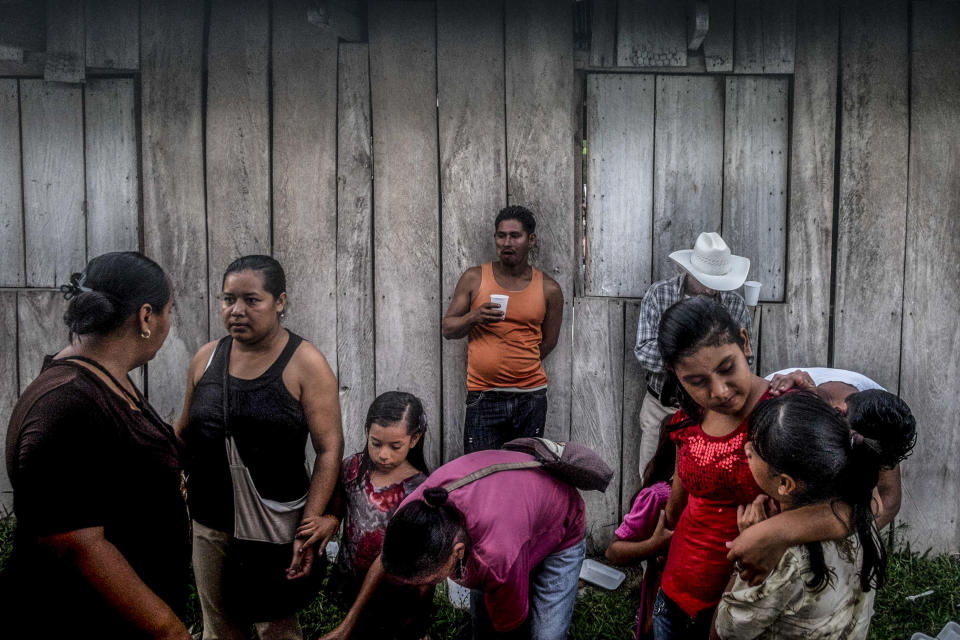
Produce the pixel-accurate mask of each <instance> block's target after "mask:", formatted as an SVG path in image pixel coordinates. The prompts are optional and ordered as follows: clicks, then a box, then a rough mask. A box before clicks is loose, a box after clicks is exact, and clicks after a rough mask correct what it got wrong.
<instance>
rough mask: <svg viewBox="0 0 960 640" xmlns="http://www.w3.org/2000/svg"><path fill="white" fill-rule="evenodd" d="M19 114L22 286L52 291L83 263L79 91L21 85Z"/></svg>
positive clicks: (44, 84)
mask: <svg viewBox="0 0 960 640" xmlns="http://www.w3.org/2000/svg"><path fill="white" fill-rule="evenodd" d="M20 114H21V134H22V136H23V138H22V144H23V186H24V191H23V208H24V221H25V236H26V241H25V246H26V257H27V261H26V266H27V278H26V284H27V286H33V287H53V286H58V285H60V284H63V283H64V282H66V281H67V279H69V277H70V274H71V273H73V272H75V271H81V270H82V269H83V265H84V263H85V262H86V248H85V246H84V245H85V233H84V219H83V218H84V214H83V199H84V193H83V192H84V185H83V182H84V167H83V97H82V94H81V90H80V88H79V87H74V86H69V85H65V84H56V83H51V82H44V81H43V80H21V81H20Z"/></svg>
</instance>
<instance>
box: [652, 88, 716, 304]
mask: <svg viewBox="0 0 960 640" xmlns="http://www.w3.org/2000/svg"><path fill="white" fill-rule="evenodd" d="M723 96H724V94H723V80H722V79H721V78H718V77H710V76H659V77H658V78H657V106H656V113H657V118H656V120H657V127H656V128H657V130H656V144H655V145H654V147H655V150H656V151H655V158H654V165H653V166H654V174H653V175H654V177H653V260H652V265H653V281H654V282H656V281H658V280H663V279H664V278H669V277H672V276H674V275H675V274H676V273H677V266H676V264H675V263H673V262H671V261H669V260H668V259H667V256H668V255H670V253H671V252H673V251H677V250H678V249H690V248H692V247H693V244H694V242H696V240H697V236H698V235H700V233H701V232H704V231H719V230H720V223H721V217H722V214H723ZM645 291H646V290H645V289H644V290H641V292H640V293H639V294H638V297H639V296H642V295H643V293H645Z"/></svg>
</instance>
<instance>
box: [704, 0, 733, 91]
mask: <svg viewBox="0 0 960 640" xmlns="http://www.w3.org/2000/svg"><path fill="white" fill-rule="evenodd" d="M734 4H735V3H734V0H710V3H709V6H710V13H709V29H708V30H707V35H706V37H705V38H704V39H703V58H704V64H705V66H706V69H707V71H710V72H713V73H718V72H721V71H733V30H734V29H733V9H734Z"/></svg>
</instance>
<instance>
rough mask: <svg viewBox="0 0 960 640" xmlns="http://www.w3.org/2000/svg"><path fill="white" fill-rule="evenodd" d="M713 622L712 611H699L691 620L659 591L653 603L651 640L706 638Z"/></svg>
mask: <svg viewBox="0 0 960 640" xmlns="http://www.w3.org/2000/svg"><path fill="white" fill-rule="evenodd" d="M712 621H713V609H707V610H706V611H701V612H700V614H699V615H698V616H697V617H696V618H691V617H690V616H688V615H687V612H686V611H684V610H683V609H681V608H680V605H678V604H677V603H676V602H674V601H673V600H671V599H670V598H668V597H667V595H666V594H665V593H664V592H663V589H661V590H660V591H659V592H657V599H656V601H654V603H653V639H654V640H674V639H676V640H685V639H686V638H706V637H707V636H709V635H710V623H711V622H712Z"/></svg>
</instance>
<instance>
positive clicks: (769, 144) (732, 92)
mask: <svg viewBox="0 0 960 640" xmlns="http://www.w3.org/2000/svg"><path fill="white" fill-rule="evenodd" d="M726 82H727V94H726V114H725V124H724V128H725V133H724V163H723V238H724V240H726V241H727V244H728V245H730V249H731V250H732V251H733V252H734V253H735V254H737V255H742V256H746V257H748V258H750V278H751V279H752V280H759V281H760V282H762V283H763V289H761V291H760V299H761V300H763V301H768V300H769V301H779V300H782V299H783V287H784V274H785V268H786V253H787V247H786V239H787V231H786V224H787V195H786V194H787V157H788V154H789V146H788V145H789V138H788V131H787V122H788V119H789V118H788V115H787V112H788V110H789V107H788V104H787V97H788V94H789V85H788V81H787V79H786V78H762V77H728V78H727V80H726Z"/></svg>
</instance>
